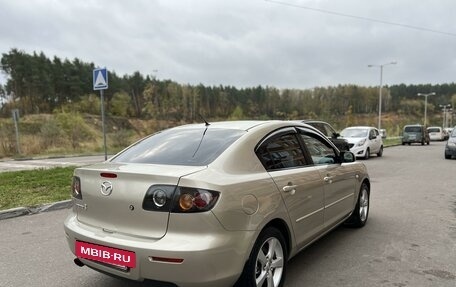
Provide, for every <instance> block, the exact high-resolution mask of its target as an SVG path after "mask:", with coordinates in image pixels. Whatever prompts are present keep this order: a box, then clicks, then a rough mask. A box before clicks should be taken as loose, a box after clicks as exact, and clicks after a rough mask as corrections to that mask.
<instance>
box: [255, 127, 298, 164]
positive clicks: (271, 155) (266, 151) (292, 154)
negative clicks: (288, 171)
mask: <svg viewBox="0 0 456 287" xmlns="http://www.w3.org/2000/svg"><path fill="white" fill-rule="evenodd" d="M257 155H258V158H259V159H260V161H261V162H262V163H263V166H264V168H265V169H266V170H268V171H271V170H279V169H285V168H293V167H299V166H304V165H307V162H306V159H305V157H304V153H303V150H302V148H301V145H300V144H299V140H298V138H297V136H296V134H295V133H292V134H283V135H279V136H275V137H272V138H271V139H269V140H267V141H266V142H264V143H263V144H262V145H261V146H260V147H259V148H258V149H257Z"/></svg>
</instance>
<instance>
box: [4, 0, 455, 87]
mask: <svg viewBox="0 0 456 287" xmlns="http://www.w3.org/2000/svg"><path fill="white" fill-rule="evenodd" d="M455 13H456V1H454V0H421V1H416V0H369V1H366V0H343V1H342V0H277V1H276V0H274V1H272V0H271V1H265V0H188V1H186V0H161V1H154V0H130V1H124V0H80V1H72V0H0V53H8V52H9V51H10V50H11V49H12V48H18V49H20V50H23V51H25V52H27V53H32V52H33V51H37V52H40V51H43V52H44V53H45V54H46V56H47V57H48V58H51V59H52V58H53V57H54V56H58V57H59V58H61V59H64V58H68V59H70V60H72V59H74V58H79V59H80V60H82V61H84V62H93V63H94V64H95V65H96V66H100V67H107V68H108V69H109V70H111V71H112V70H113V71H115V72H116V73H117V74H118V75H124V74H132V73H133V72H135V71H140V72H141V73H142V74H143V75H153V76H156V77H157V78H159V79H171V80H174V81H177V82H179V83H182V84H187V83H189V84H199V83H203V84H205V85H233V86H237V87H250V86H257V85H263V86H275V87H278V88H312V87H316V86H335V85H339V84H357V85H364V86H376V85H378V84H379V82H380V68H379V67H373V68H368V64H375V65H380V64H386V63H389V62H391V61H397V65H387V66H384V69H383V83H384V84H386V85H391V84H400V83H405V84H427V83H432V84H441V83H451V82H455V79H456V57H455V54H456V18H455V15H456V14H455ZM343 15H345V16H343ZM369 19H371V20H369ZM372 20H379V21H372ZM385 22H387V23H390V24H387V23H385ZM394 24H400V25H394ZM406 26H407V27H410V26H411V28H407V27H406ZM415 28H424V29H415ZM428 30H433V31H434V32H430V31H428ZM439 32H442V33H439ZM0 81H2V82H4V78H3V79H1V80H0Z"/></svg>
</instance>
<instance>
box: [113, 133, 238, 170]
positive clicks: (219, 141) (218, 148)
mask: <svg viewBox="0 0 456 287" xmlns="http://www.w3.org/2000/svg"><path fill="white" fill-rule="evenodd" d="M245 133H246V131H243V130H236V129H215V128H214V129H211V127H210V126H209V127H208V128H205V127H202V128H194V129H170V130H165V131H162V132H159V133H156V134H154V135H152V136H150V137H148V138H145V139H144V140H142V141H140V142H139V143H137V144H135V145H134V146H131V147H130V148H128V149H127V150H125V151H124V152H122V153H121V154H119V155H118V156H116V157H115V158H114V159H112V160H111V162H122V163H147V164H169V165H191V166H203V165H208V164H209V163H211V162H212V161H214V160H215V159H216V158H217V157H218V156H219V155H220V154H221V153H222V152H223V151H225V150H226V149H227V148H228V147H229V146H230V145H231V144H232V143H233V142H235V141H236V140H237V139H238V138H240V137H241V136H242V135H243V134H245Z"/></svg>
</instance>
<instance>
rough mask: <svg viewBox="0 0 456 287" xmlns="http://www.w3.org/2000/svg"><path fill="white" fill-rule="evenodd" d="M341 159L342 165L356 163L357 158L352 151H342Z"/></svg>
mask: <svg viewBox="0 0 456 287" xmlns="http://www.w3.org/2000/svg"><path fill="white" fill-rule="evenodd" d="M340 159H341V162H342V163H345V162H355V160H356V157H355V155H354V154H353V153H352V152H351V151H341V152H340Z"/></svg>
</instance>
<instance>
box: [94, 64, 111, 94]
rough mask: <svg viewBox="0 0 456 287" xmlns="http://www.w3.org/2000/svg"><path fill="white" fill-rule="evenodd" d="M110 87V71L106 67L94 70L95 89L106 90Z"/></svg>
mask: <svg viewBox="0 0 456 287" xmlns="http://www.w3.org/2000/svg"><path fill="white" fill-rule="evenodd" d="M107 88H108V71H107V70H106V68H99V69H94V70H93V89H94V90H95V91H97V90H106V89H107Z"/></svg>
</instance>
